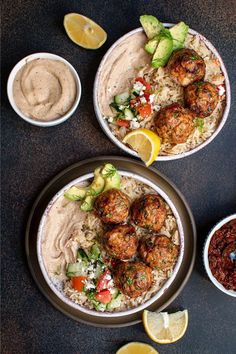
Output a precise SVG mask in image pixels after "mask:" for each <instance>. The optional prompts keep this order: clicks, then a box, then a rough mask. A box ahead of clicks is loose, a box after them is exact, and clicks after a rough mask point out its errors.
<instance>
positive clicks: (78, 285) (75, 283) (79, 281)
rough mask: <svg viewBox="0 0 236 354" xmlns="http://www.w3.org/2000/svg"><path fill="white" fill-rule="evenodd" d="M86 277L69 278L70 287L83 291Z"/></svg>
mask: <svg viewBox="0 0 236 354" xmlns="http://www.w3.org/2000/svg"><path fill="white" fill-rule="evenodd" d="M86 279H87V278H86V277H83V276H81V277H73V278H71V282H72V287H73V288H74V289H75V290H77V291H79V292H81V291H83V289H84V284H85V280H86Z"/></svg>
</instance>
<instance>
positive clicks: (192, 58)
mask: <svg viewBox="0 0 236 354" xmlns="http://www.w3.org/2000/svg"><path fill="white" fill-rule="evenodd" d="M190 59H191V60H199V59H200V58H199V57H196V56H193V57H190Z"/></svg>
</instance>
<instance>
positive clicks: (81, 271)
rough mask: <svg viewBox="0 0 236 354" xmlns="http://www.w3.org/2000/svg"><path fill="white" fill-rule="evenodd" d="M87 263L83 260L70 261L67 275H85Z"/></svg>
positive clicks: (69, 276)
mask: <svg viewBox="0 0 236 354" xmlns="http://www.w3.org/2000/svg"><path fill="white" fill-rule="evenodd" d="M85 275H86V272H85V265H84V264H83V263H82V262H77V263H69V264H68V266H67V271H66V276H67V277H68V278H71V277H75V276H76V277H79V276H85Z"/></svg>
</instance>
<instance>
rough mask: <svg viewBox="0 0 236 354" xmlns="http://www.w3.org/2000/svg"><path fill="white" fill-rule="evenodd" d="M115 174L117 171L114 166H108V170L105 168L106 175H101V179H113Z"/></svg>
mask: <svg viewBox="0 0 236 354" xmlns="http://www.w3.org/2000/svg"><path fill="white" fill-rule="evenodd" d="M116 172H117V169H116V168H115V167H114V166H112V165H111V166H109V168H106V173H103V177H105V178H111V177H113V176H114V175H115V174H116Z"/></svg>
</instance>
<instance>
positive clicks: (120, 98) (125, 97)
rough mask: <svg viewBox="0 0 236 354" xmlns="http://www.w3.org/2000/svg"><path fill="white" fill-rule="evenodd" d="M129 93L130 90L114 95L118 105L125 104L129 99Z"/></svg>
mask: <svg viewBox="0 0 236 354" xmlns="http://www.w3.org/2000/svg"><path fill="white" fill-rule="evenodd" d="M129 96H130V95H129V93H128V92H123V93H121V94H120V95H116V96H114V101H115V103H116V104H118V105H125V104H127V103H128V101H129Z"/></svg>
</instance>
